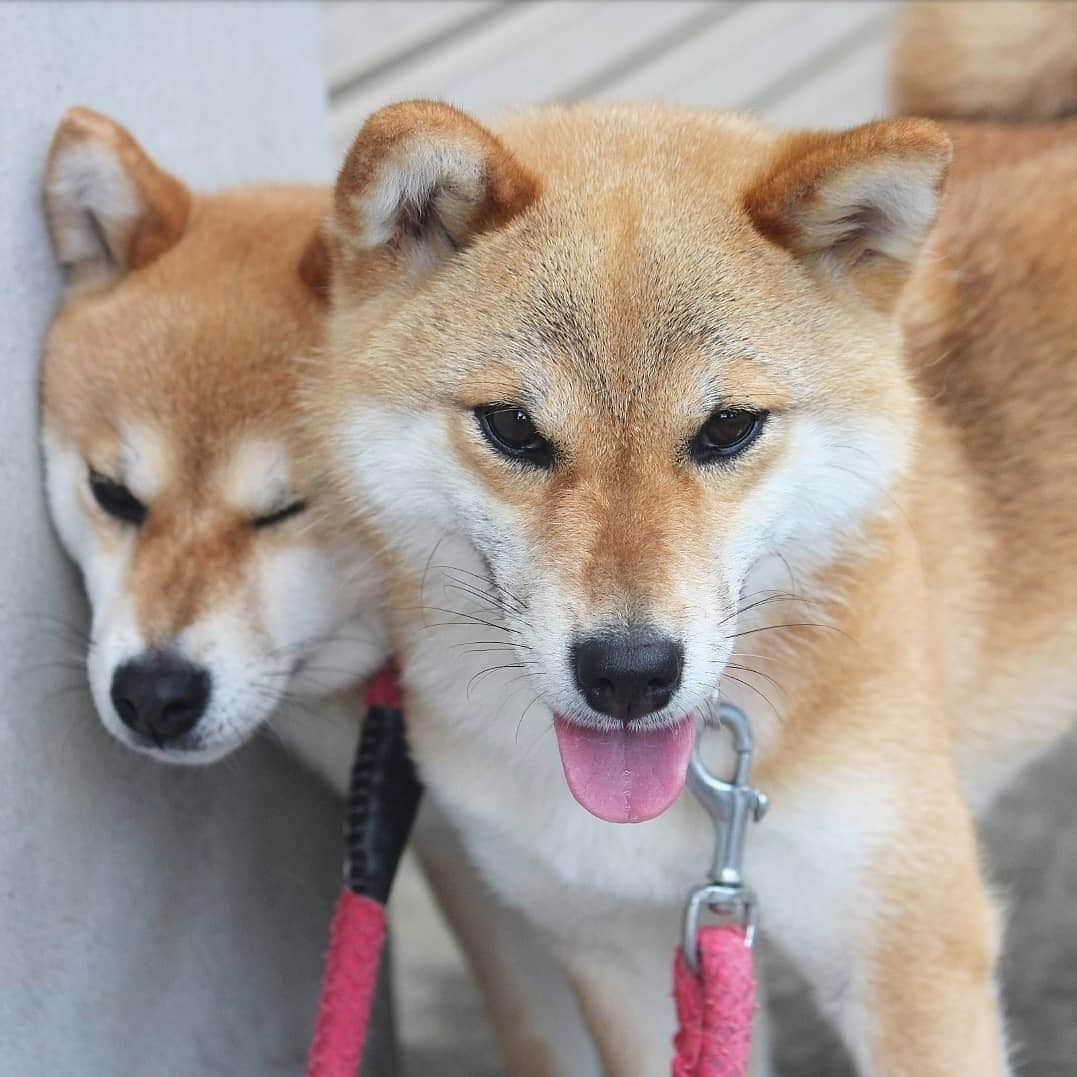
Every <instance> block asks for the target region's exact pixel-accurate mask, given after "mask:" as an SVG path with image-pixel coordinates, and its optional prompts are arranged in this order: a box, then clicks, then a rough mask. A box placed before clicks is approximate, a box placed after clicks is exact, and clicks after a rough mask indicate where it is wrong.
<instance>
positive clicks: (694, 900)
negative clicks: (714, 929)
mask: <svg viewBox="0 0 1077 1077" xmlns="http://www.w3.org/2000/svg"><path fill="white" fill-rule="evenodd" d="M704 905H706V907H707V908H708V909H709V910H710V911H711V912H713V913H717V914H719V915H722V916H727V915H731V914H732V913H734V912H735V911H738V910H739V912H740V914H741V923H742V925H743V927H744V945H745V946H747V947H749V949H750V948H751V947H752V946H753V945H754V943H755V930H756V925H757V924H758V922H759V914H758V910H757V909H756V902H755V894H753V893H752V891H751V890H749V889H748V888H747V887H743V886H738V887H735V888H734V887H728V886H721V885H719V884H717V883H711V884H709V885H707V886H701V887H699V888H698V889H697V890H693V891H692V893H691V894H690V895H689V896H688V901H687V903H686V904H685V906H684V924H683V929H682V934H681V951H682V953H683V954H684V960H685V964H687V965H688V968H689V969H690V970H691V971H692V974H693V975H694V976H698V975H699V944H698V941H697V940H698V938H699V917H700V913H701V911H702V908H703V906H704Z"/></svg>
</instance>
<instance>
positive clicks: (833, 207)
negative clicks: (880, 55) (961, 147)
mask: <svg viewBox="0 0 1077 1077" xmlns="http://www.w3.org/2000/svg"><path fill="white" fill-rule="evenodd" d="M951 154H952V147H951V144H950V140H949V138H948V137H947V136H946V134H945V132H944V131H943V130H942V128H940V127H938V126H937V125H936V124H934V123H932V122H930V121H929V120H893V121H885V120H884V121H880V122H878V123H870V124H866V125H865V126H863V127H857V128H855V129H853V130H851V131H844V132H840V133H833V134H832V133H823V132H820V133H815V132H802V133H796V134H792V135H788V136H786V137H785V138H783V139H780V140H779V142H778V145H777V148H776V158H775V160H773V161H772V162H771V163H770V165H769V167H768V168H767V170H766V171H765V173H764V174H763V176H762V177H761V178H760V179H758V180H757V181H756V182H755V183H754V185H753V186H752V187H750V188H749V190H748V192H747V193H746V195H745V199H744V204H745V208H746V209H747V211H748V214H749V216H750V217H751V219H752V221H753V223H754V224H755V227H756V228H757V230H758V231H759V232H760V233H762V234H763V235H764V236H765V237H766V238H767V239H770V240H771V241H773V242H774V243H777V244H779V245H780V246H782V247H785V248H786V249H787V250H789V251H791V252H792V253H793V254H794V255H796V256H797V257H799V258H801V259H803V260H805V261H807V262H809V263H812V264H814V265H817V266H820V267H824V268H827V269H831V270H833V269H837V270H838V271H840V272H842V273H845V274H846V275H847V276H848V277H849V278H850V280H851V281H852V283H853V284H854V286H855V287H857V288H858V290H860V291H861V292H862V293H863V294H864V295H865V297H866V298H868V299H869V301H871V302H872V303H873V304H874V305H878V306H880V307H884V308H885V307H889V306H890V305H891V304H892V302H893V300H894V299H895V298H896V296H897V293H898V292H899V291H900V288H901V286H902V285H903V284H904V281H905V279H906V278H907V277H908V274H909V271H910V270H911V268H912V265H913V263H914V262H915V260H916V257H917V255H918V254H919V251H920V247H921V245H922V244H923V241H924V239H925V238H926V236H927V233H928V230H929V229H930V227H931V225H932V223H933V222H934V220H935V216H936V213H937V212H938V207H939V201H940V196H941V192H942V184H943V181H944V180H945V178H946V171H947V168H948V167H949V164H950V158H951Z"/></svg>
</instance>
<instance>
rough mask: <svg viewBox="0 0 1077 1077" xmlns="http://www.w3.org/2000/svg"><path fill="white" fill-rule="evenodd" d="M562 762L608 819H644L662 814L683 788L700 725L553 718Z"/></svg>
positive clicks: (578, 790)
mask: <svg viewBox="0 0 1077 1077" xmlns="http://www.w3.org/2000/svg"><path fill="white" fill-rule="evenodd" d="M554 729H556V730H557V747H558V748H559V749H560V751H561V765H562V766H563V767H564V768H565V778H566V779H567V780H568V787H569V789H571V790H572V795H573V796H574V797H575V798H576V799H577V800H578V801H579V802H580V803H581V804H582V805H583V806H584V807H585V808H586V809H587V810H588V811H589V812H590V813H591V814H592V815H597V816H598V817H599V819H605V820H606V822H607V823H643V822H646V821H647V820H648V819H653V818H654V817H655V816H656V815H661V814H662V812H664V811H665V810H666V808H668V807H669V806H670V804H672V803H673V802H674V801H675V800H676V799H677V797H678V796H679V795H680V792H681V790H682V789H683V788H684V778H685V772H686V771H687V769H688V757H689V756H690V755H691V754H692V743H693V741H694V739H695V725H694V723H693V722H692V719H691V718H685V719H684V720H683V721H681V722H678V723H677V724H676V725H674V726H668V727H666V728H663V729H644V730H635V729H621V730H617V731H616V732H605V731H603V730H598V729H588V728H586V727H585V726H580V725H577V724H576V723H575V722H570V721H568V720H567V719H565V718H562V717H561V716H560V715H558V716H557V717H556V718H555V719H554Z"/></svg>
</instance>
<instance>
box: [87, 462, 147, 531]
mask: <svg viewBox="0 0 1077 1077" xmlns="http://www.w3.org/2000/svg"><path fill="white" fill-rule="evenodd" d="M90 492H91V493H92V494H93V496H94V500H95V501H96V502H97V503H98V505H100V506H101V508H102V509H104V511H105V512H107V513H108V514H109V516H112V517H113V518H114V519H117V520H123V521H124V522H125V523H130V524H134V525H135V526H136V527H137V526H138V525H139V524H141V523H142V522H143V521H144V520H145V519H146V515H147V513H148V512H149V510H148V509H147V508H146V506H145V505H144V504H143V503H142V502H141V501H139V499H138V498H137V497H135V495H134V494H133V493H131V491H130V490H129V489H128V488H127V487H126V486H125V485H124V484H123V483H122V482H118V481H117V480H116V479H110V478H109V477H108V476H107V475H102V474H101V472H100V471H94V469H93V468H90Z"/></svg>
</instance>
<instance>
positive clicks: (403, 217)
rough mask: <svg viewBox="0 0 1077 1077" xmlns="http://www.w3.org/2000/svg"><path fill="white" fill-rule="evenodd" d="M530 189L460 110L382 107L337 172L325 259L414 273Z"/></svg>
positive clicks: (508, 157)
mask: <svg viewBox="0 0 1077 1077" xmlns="http://www.w3.org/2000/svg"><path fill="white" fill-rule="evenodd" d="M537 193H538V183H537V182H536V180H535V178H534V177H533V176H532V175H531V174H530V173H529V172H528V171H527V170H526V169H525V168H523V166H522V165H520V164H519V162H518V161H517V160H516V159H515V158H514V157H513V156H512V154H511V153H510V152H509V151H508V150H507V149H506V148H505V147H504V146H503V145H502V144H501V143H500V142H499V141H498V140H497V138H495V137H494V135H492V134H491V133H490V132H489V131H487V130H486V129H485V128H483V127H481V126H480V125H479V124H477V123H476V122H475V121H474V120H472V119H470V118H469V117H468V116H465V115H464V114H463V113H462V112H459V111H457V110H456V109H454V108H451V107H450V106H449V105H443V104H439V103H437V102H433V101H407V102H404V103H402V104H398V105H390V106H389V107H388V108H383V109H381V110H380V111H379V112H375V113H374V115H373V116H371V117H370V119H369V120H367V122H366V123H365V124H364V125H363V128H362V130H361V131H360V132H359V134H358V135H357V136H356V139H355V142H354V143H352V147H351V149H350V150H349V151H348V156H347V159H346V160H345V162H344V167H343V168H342V169H341V170H340V176H339V178H338V179H337V185H336V191H335V194H334V203H333V219H332V229H331V231H332V238H333V248H334V249H333V256H334V258H335V259H337V260H338V262H339V263H340V268H342V269H345V270H346V269H348V268H355V269H363V270H365V269H367V268H375V267H376V266H379V265H380V266H381V267H382V268H389V267H391V268H392V270H393V271H394V272H396V273H403V274H405V275H411V276H413V277H418V276H422V275H424V274H426V273H428V272H430V271H431V270H433V269H434V268H435V267H436V266H437V265H438V264H439V263H440V262H441V261H442V259H444V258H446V257H448V256H449V255H451V254H452V253H453V252H454V251H456V250H459V249H460V248H462V247H466V246H467V245H468V243H470V242H471V241H472V240H473V239H474V238H475V236H477V235H479V234H480V233H482V232H486V231H489V230H491V229H494V228H498V227H500V226H501V225H503V224H505V223H506V222H508V221H509V220H510V219H511V218H512V217H514V216H515V215H516V214H518V213H520V212H522V211H523V210H524V209H526V208H527V206H528V205H530V203H531V202H532V201H533V200H534V198H535V196H536V194H537ZM372 256H373V257H372Z"/></svg>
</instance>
